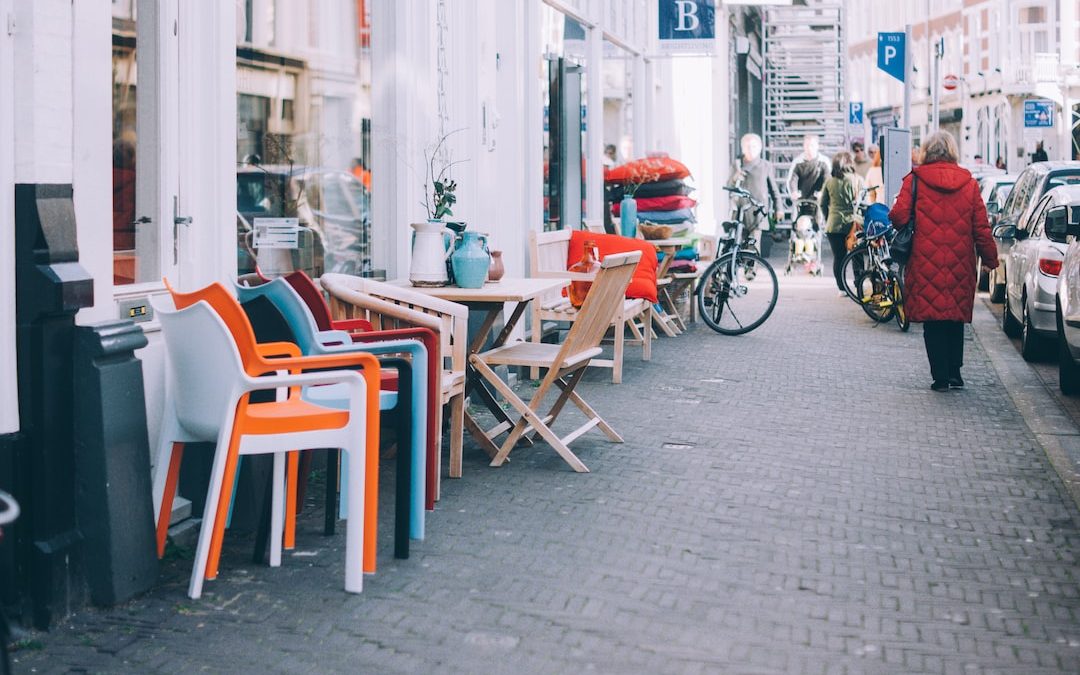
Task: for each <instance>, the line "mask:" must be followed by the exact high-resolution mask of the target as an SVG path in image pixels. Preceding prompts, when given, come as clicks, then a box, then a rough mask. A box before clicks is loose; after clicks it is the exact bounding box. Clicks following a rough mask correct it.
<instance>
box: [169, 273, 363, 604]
mask: <svg viewBox="0 0 1080 675" xmlns="http://www.w3.org/2000/svg"><path fill="white" fill-rule="evenodd" d="M170 290H171V289H170ZM154 306H155V309H156V311H157V314H158V316H159V318H160V320H161V323H162V327H163V330H164V334H165V342H166V346H167V364H168V378H169V381H170V386H169V387H168V393H167V400H166V406H165V415H164V419H163V425H162V433H161V442H160V445H159V450H158V464H157V475H156V476H155V480H154V506H155V517H156V518H157V520H158V549H159V553H160V552H161V551H162V550H163V548H164V541H165V533H166V530H167V527H168V520H169V514H170V511H171V506H172V500H173V496H174V495H175V491H176V483H177V477H178V475H179V468H180V461H181V457H182V455H183V449H184V444H185V443H190V442H206V441H209V442H212V443H214V444H215V452H214V462H213V468H212V471H211V479H210V485H209V488H208V490H207V498H206V507H205V510H204V514H203V524H202V529H201V531H200V533H199V542H198V546H197V549H196V555H195V562H194V566H193V570H192V575H191V581H190V584H189V586H188V595H190V596H191V597H192V598H198V597H199V596H200V595H201V593H202V587H203V581H204V579H214V578H216V576H217V569H218V564H217V561H218V558H219V556H220V551H221V543H222V538H223V536H224V524H225V517H226V514H227V512H228V498H227V497H224V496H225V495H227V493H228V490H226V489H225V486H231V485H232V481H233V476H234V474H235V471H236V465H237V462H238V459H239V456H240V455H241V454H264V453H273V454H274V479H275V480H274V487H273V500H272V501H273V511H272V515H271V531H272V537H271V540H272V543H271V551H270V564H271V566H278V565H280V564H281V546H282V540H283V532H282V530H283V527H284V525H283V517H284V516H285V515H286V514H290V513H293V512H292V511H291V510H290V509H288V508H286V505H285V503H284V502H285V501H286V499H285V495H284V494H283V493H284V492H285V487H284V482H285V481H284V473H285V453H286V452H289V451H295V450H299V449H303V448H325V447H337V448H341V449H343V450H345V451H346V452H347V453H349V454H356V453H364V454H365V455H367V454H369V453H370V451H371V448H374V449H375V451H376V452H377V450H378V443H379V435H378V424H377V423H373V422H374V421H375V420H377V419H378V414H379V395H378V392H379V373H380V366H379V362H378V360H377V359H376V357H375V356H374V355H372V354H368V353H363V352H353V353H349V354H339V355H329V356H316V357H299V356H298V354H299V350H297V349H296V347H295V346H294V345H283V344H266V345H259V344H257V343H256V341H255V336H254V333H253V332H252V329H251V326H250V324H249V323H248V321H247V318H246V316H245V315H244V312H243V310H242V309H241V307H240V305H239V304H238V303H237V302H236V300H235V299H234V298H233V297H232V296H231V295H229V293H228V291H227V290H226V289H225V287H224V286H221V285H220V284H213V285H211V286H209V287H207V288H205V289H203V290H202V291H199V292H197V293H191V294H180V293H175V292H174V293H173V297H172V298H171V301H170V299H169V298H157V299H155V301H154ZM267 354H288V356H284V357H279V358H268V357H267V356H266V355H267ZM343 369H347V370H343ZM357 369H361V370H360V372H357ZM307 370H319V371H320V372H304V371H307ZM319 385H334V386H337V385H340V386H343V387H344V388H345V390H346V391H347V392H348V393H347V396H348V406H347V407H346V408H345V409H340V408H330V407H328V406H321V405H318V404H315V403H311V402H308V401H305V400H303V398H302V397H301V390H302V388H303V387H313V386H319ZM278 387H282V388H288V395H287V397H286V398H285V399H284V400H278V401H273V402H267V403H252V402H250V400H249V395H250V394H251V392H253V391H258V390H266V389H274V388H278ZM366 466H367V464H366V462H363V461H357V462H354V463H353V464H352V466H351V467H350V471H349V473H348V475H347V478H346V480H347V483H348V485H349V489H350V491H351V492H352V493H353V495H354V499H353V501H352V502H351V504H350V508H349V526H348V530H347V533H346V554H345V590H346V591H349V592H354V593H359V592H361V591H362V590H363V572H364V565H363V560H364V555H365V543H366V539H367V538H368V536H370V535H369V534H368V533H369V531H370V532H372V533H373V532H374V528H375V522H376V514H375V513H374V512H373V511H368V512H365V499H364V497H365V494H364V493H365V470H366Z"/></svg>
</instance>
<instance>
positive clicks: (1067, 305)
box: [1046, 205, 1080, 396]
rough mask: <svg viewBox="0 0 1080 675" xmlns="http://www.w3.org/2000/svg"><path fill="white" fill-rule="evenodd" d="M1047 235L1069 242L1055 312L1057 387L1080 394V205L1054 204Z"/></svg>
mask: <svg viewBox="0 0 1080 675" xmlns="http://www.w3.org/2000/svg"><path fill="white" fill-rule="evenodd" d="M1046 236H1047V237H1049V238H1050V239H1052V240H1054V241H1057V242H1061V243H1063V244H1067V248H1066V249H1065V259H1064V261H1063V262H1062V265H1061V274H1059V275H1058V283H1057V293H1056V295H1055V302H1054V310H1055V312H1054V314H1055V319H1056V323H1057V345H1058V350H1057V358H1058V386H1059V387H1060V388H1061V393H1063V394H1068V395H1070V396H1075V395H1077V394H1080V205H1070V206H1069V207H1068V208H1067V210H1066V208H1065V207H1064V206H1059V207H1055V210H1054V211H1052V212H1050V213H1048V214H1047V217H1046Z"/></svg>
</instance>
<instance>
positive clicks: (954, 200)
mask: <svg viewBox="0 0 1080 675" xmlns="http://www.w3.org/2000/svg"><path fill="white" fill-rule="evenodd" d="M912 174H914V175H915V176H917V177H918V188H917V190H916V192H917V194H916V207H915V236H914V237H913V244H912V251H911V259H910V260H909V261H908V265H907V269H906V270H905V273H904V274H905V281H904V304H905V305H906V308H907V311H908V316H909V317H910V318H911V320H912V321H962V322H964V323H971V310H972V306H973V305H974V303H975V282H976V279H977V276H978V275H977V272H976V260H975V253H976V251H977V252H978V254H979V257H980V258H982V261H983V264H984V265H986V266H987V267H997V264H998V257H997V247H996V246H995V245H994V237H993V235H991V234H990V224H989V222H988V221H987V219H986V206H985V205H984V204H983V201H982V197H981V195H980V194H979V186H978V184H977V183H976V182H975V180H974V179H973V178H972V177H971V173H970V172H969V171H968V170H967V169H964V168H961V167H959V166H957V165H956V164H953V163H952V162H932V163H930V164H924V165H922V166H919V167H916V168H915V169H914V170H913V171H912ZM911 180H912V178H911V174H908V175H907V176H906V177H905V178H904V185H903V187H901V188H900V194H899V195H897V197H896V204H894V205H893V208H892V210H891V211H889V219H890V220H891V221H892V223H893V226H894V227H897V228H899V227H902V226H904V225H906V224H907V222H908V220H909V219H910V218H911Z"/></svg>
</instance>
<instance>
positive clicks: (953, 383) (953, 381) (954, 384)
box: [949, 375, 964, 389]
mask: <svg viewBox="0 0 1080 675" xmlns="http://www.w3.org/2000/svg"><path fill="white" fill-rule="evenodd" d="M963 388H964V378H962V377H960V376H959V375H957V376H956V377H950V378H949V389H963Z"/></svg>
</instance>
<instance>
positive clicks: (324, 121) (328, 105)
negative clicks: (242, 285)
mask: <svg viewBox="0 0 1080 675" xmlns="http://www.w3.org/2000/svg"><path fill="white" fill-rule="evenodd" d="M250 4H251V5H252V7H253V9H254V12H255V16H256V22H255V24H254V25H255V29H254V30H255V35H254V38H255V42H256V46H255V47H254V48H252V49H250V50H248V51H246V52H245V54H244V57H243V59H242V60H241V61H240V62H239V63H238V69H237V130H238V136H237V148H236V162H237V169H236V171H237V223H236V229H237V271H238V273H241V274H243V273H246V272H251V271H253V270H254V269H255V267H256V265H258V266H259V267H260V269H261V270H262V271H263V272H265V273H268V274H271V275H273V274H282V273H286V272H289V271H291V270H292V269H303V270H305V271H306V272H308V273H309V274H311V275H312V276H314V277H317V276H319V275H320V274H322V273H323V272H344V273H351V274H362V273H365V272H367V271H369V270H371V269H372V267H373V263H372V256H373V251H372V250H371V245H370V227H371V225H370V212H371V197H370V193H369V190H370V186H371V174H370V169H369V167H370V165H371V162H370V143H369V142H368V138H369V135H370V134H369V131H368V130H369V129H370V122H369V121H368V120H366V119H365V114H364V113H365V112H366V111H367V110H370V107H371V103H370V92H371V86H370V70H371V69H370V67H367V66H366V64H363V63H362V60H363V59H368V58H370V54H369V53H368V51H367V50H363V49H361V47H362V46H363V45H364V44H366V40H367V34H368V33H369V32H370V31H369V28H368V27H367V24H366V23H365V20H364V19H365V8H364V3H362V2H346V1H343V0H334V1H331V0H305V9H304V10H303V13H302V14H301V18H302V19H306V25H305V22H304V21H301V22H300V23H299V25H298V26H297V30H295V31H284V32H282V33H281V34H280V35H275V36H274V51H273V52H272V53H269V52H262V51H261V50H260V49H259V46H258V45H260V44H261V43H262V42H264V41H263V40H262V38H261V37H260V36H261V35H262V31H263V28H262V21H263V20H264V17H265V18H266V20H267V21H271V20H272V17H273V10H274V5H275V4H276V3H275V2H273V1H272V0H252V2H251V3H250ZM238 39H239V38H238ZM313 50H317V51H318V52H319V53H320V54H321V55H323V56H325V57H326V58H319V59H312V58H311V54H312V51H313ZM262 218H290V219H296V223H297V226H298V228H299V235H298V240H297V242H298V248H297V249H295V250H292V251H284V252H282V251H280V250H271V249H268V250H264V251H261V252H260V251H259V250H258V249H257V247H255V246H254V245H253V244H254V243H255V242H254V231H255V230H256V228H257V225H258V223H257V221H258V220H259V219H262Z"/></svg>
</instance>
